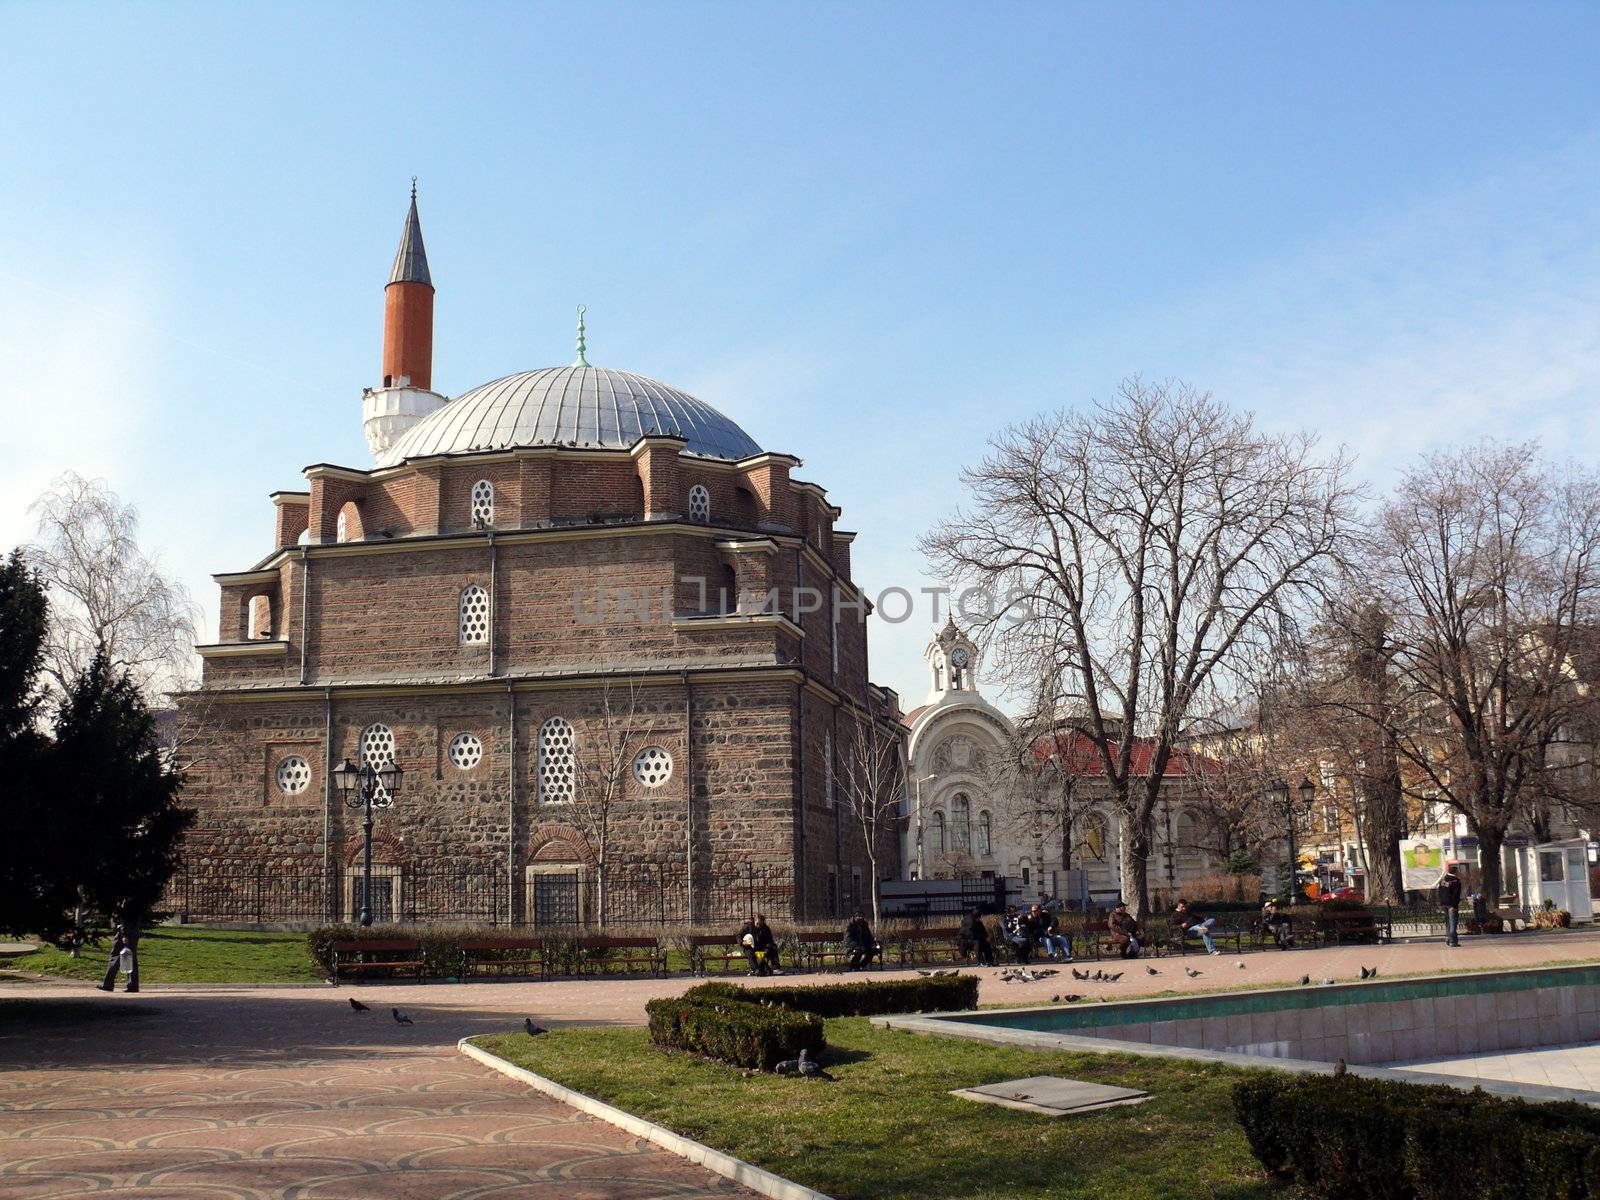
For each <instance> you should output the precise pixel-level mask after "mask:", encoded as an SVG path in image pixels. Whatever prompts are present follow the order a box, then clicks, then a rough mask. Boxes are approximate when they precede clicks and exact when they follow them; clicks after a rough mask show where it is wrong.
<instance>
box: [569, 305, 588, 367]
mask: <svg viewBox="0 0 1600 1200" xmlns="http://www.w3.org/2000/svg"><path fill="white" fill-rule="evenodd" d="M588 311H589V306H588V305H587V304H580V305H578V357H577V358H575V359H574V360H573V362H572V365H573V366H575V367H587V366H588V365H589V360H588V359H587V358H585V357H584V353H585V351H586V350H587V349H588V347H587V346H586V345H585V343H584V340H583V314H584V313H586V312H588Z"/></svg>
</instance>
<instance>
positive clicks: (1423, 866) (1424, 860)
mask: <svg viewBox="0 0 1600 1200" xmlns="http://www.w3.org/2000/svg"><path fill="white" fill-rule="evenodd" d="M1444 847H1445V843H1444V840H1443V839H1441V838H1401V839H1400V886H1401V887H1403V888H1405V889H1406V890H1407V891H1408V892H1409V891H1419V892H1420V891H1427V890H1428V889H1430V888H1433V887H1435V886H1436V885H1437V884H1438V882H1439V876H1441V875H1443V874H1444Z"/></svg>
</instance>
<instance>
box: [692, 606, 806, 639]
mask: <svg viewBox="0 0 1600 1200" xmlns="http://www.w3.org/2000/svg"><path fill="white" fill-rule="evenodd" d="M672 627H673V628H674V629H681V630H684V631H690V630H696V629H752V628H763V627H771V628H773V629H782V630H783V631H784V632H786V633H789V634H792V635H794V636H795V637H797V638H803V637H805V630H803V629H801V628H800V626H798V625H796V624H795V623H794V622H793V621H791V620H790V619H789V618H788V617H786V616H784V615H783V614H782V613H765V612H757V613H740V612H731V613H716V614H714V615H710V616H704V617H673V618H672Z"/></svg>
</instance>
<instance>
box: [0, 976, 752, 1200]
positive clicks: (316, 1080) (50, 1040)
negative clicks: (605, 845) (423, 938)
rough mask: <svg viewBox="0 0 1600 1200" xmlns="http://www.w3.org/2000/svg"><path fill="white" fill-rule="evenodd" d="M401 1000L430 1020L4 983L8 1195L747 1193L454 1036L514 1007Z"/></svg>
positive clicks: (516, 1198) (506, 1015)
mask: <svg viewBox="0 0 1600 1200" xmlns="http://www.w3.org/2000/svg"><path fill="white" fill-rule="evenodd" d="M374 990H376V989H374ZM501 999H502V1000H509V999H511V997H510V996H509V995H508V994H505V993H502V994H501ZM405 1004H406V1008H407V1011H413V1012H415V1014H416V1016H417V1020H418V1022H419V1024H421V1023H422V1022H423V1021H426V1022H427V1025H426V1027H425V1028H424V1029H423V1031H421V1032H418V1031H417V1030H416V1029H406V1028H403V1027H398V1026H395V1025H394V1023H393V1022H392V1021H390V1022H388V1024H387V1025H385V1024H382V1023H379V1022H378V1021H376V1020H373V1021H368V1022H364V1023H362V1022H353V1021H352V1020H351V1014H349V1010H348V1006H347V1005H345V1004H344V1002H343V999H342V996H339V995H336V994H332V993H330V992H317V991H306V990H303V989H302V990H298V991H297V990H294V989H282V990H276V991H275V990H272V989H261V990H258V991H252V992H249V993H238V992H227V991H216V992H209V993H208V992H203V991H199V990H197V991H196V992H193V993H181V994H180V993H166V994H159V993H149V994H146V995H144V996H138V997H124V996H121V995H117V996H104V997H102V996H100V995H99V994H98V993H96V994H95V995H94V997H93V998H92V999H90V1000H88V1002H87V1004H85V1001H84V997H83V996H82V992H81V991H74V990H73V988H72V987H71V986H70V985H21V986H18V985H7V986H6V987H5V988H4V990H3V991H0V1200H79V1198H80V1197H83V1198H87V1197H90V1196H93V1197H94V1198H95V1200H116V1198H117V1197H130V1198H131V1197H138V1200H264V1198H266V1197H273V1198H275V1200H443V1198H449V1200H523V1198H526V1200H535V1198H537V1200H557V1198H558V1197H559V1200H583V1198H584V1197H595V1198H599V1197H604V1198H605V1200H657V1198H666V1197H674V1198H676V1197H689V1198H708V1197H734V1196H747V1195H749V1193H747V1192H745V1191H744V1190H743V1189H741V1188H737V1187H735V1186H733V1185H732V1184H730V1183H729V1182H728V1181H726V1180H724V1179H722V1178H720V1177H718V1176H714V1175H711V1174H709V1173H708V1172H705V1171H703V1170H701V1169H700V1168H698V1167H694V1166H692V1165H691V1164H689V1163H686V1162H684V1161H683V1160H682V1159H680V1158H678V1157H676V1156H675V1155H671V1154H668V1153H666V1152H665V1151H662V1150H658V1149H657V1148H655V1147H653V1146H650V1145H648V1144H647V1143H642V1142H640V1141H638V1140H637V1139H635V1138H632V1137H629V1136H628V1135H626V1134H624V1133H622V1132H621V1131H620V1130H617V1129H614V1128H613V1127H611V1126H609V1125H606V1124H604V1123H601V1122H597V1121H592V1120H589V1119H588V1118H586V1117H582V1116H580V1115H579V1114H578V1113H576V1112H575V1111H574V1110H572V1109H569V1108H566V1107H564V1106H562V1105H558V1104H555V1103H554V1102H552V1101H549V1100H546V1099H544V1098H542V1097H540V1096H537V1095H535V1094H533V1093H531V1092H529V1091H528V1089H526V1088H524V1087H522V1086H520V1085H518V1084H516V1083H514V1082H513V1081H511V1080H508V1079H505V1078H504V1077H503V1076H500V1075H497V1074H495V1073H494V1072H492V1071H488V1070H485V1069H483V1068H481V1067H479V1066H478V1065H477V1064H476V1063H473V1062H471V1061H470V1060H467V1059H465V1058H463V1057H462V1056H461V1055H460V1054H459V1053H458V1052H457V1051H456V1048H455V1042H456V1040H457V1039H458V1038H459V1037H461V1036H463V1035H466V1034H470V1033H479V1032H485V1031H487V1030H488V1029H500V1030H503V1029H508V1028H512V1027H514V1026H515V1024H516V1022H517V1021H518V1020H520V1013H519V1014H518V1015H517V1016H515V1017H513V1016H512V1015H511V1013H510V1011H508V1010H506V1009H498V1010H479V1009H473V1010H446V1009H436V1008H434V1007H432V1006H428V1007H426V1008H425V1007H424V1006H420V1005H418V1004H417V1003H416V994H415V993H412V994H411V995H410V996H408V997H407V999H406V1001H405ZM375 1007H376V1005H375ZM67 1008H70V1009H71V1010H72V1012H73V1015H74V1018H75V1019H73V1020H63V1019H62V1012H63V1010H64V1009H67ZM96 1009H98V1011H94V1010H96ZM341 1010H342V1011H341Z"/></svg>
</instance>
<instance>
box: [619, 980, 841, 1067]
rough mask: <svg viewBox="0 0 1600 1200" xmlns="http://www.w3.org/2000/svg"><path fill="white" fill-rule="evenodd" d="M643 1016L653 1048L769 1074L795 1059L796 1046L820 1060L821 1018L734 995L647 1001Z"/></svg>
mask: <svg viewBox="0 0 1600 1200" xmlns="http://www.w3.org/2000/svg"><path fill="white" fill-rule="evenodd" d="M695 990H696V991H698V990H699V989H698V988H697V989H695ZM732 990H733V991H735V992H737V991H739V989H738V988H733V989H732ZM645 1012H646V1013H647V1014H648V1015H649V1018H650V1040H651V1041H652V1042H654V1043H655V1044H656V1045H657V1046H661V1047H664V1048H666V1049H669V1050H686V1051H688V1052H689V1053H691V1054H703V1055H705V1056H706V1057H707V1058H715V1059H718V1060H719V1061H721V1062H725V1063H731V1064H733V1065H734V1066H736V1067H753V1068H755V1069H756V1070H759V1071H770V1070H772V1068H773V1067H775V1066H777V1065H778V1064H779V1063H780V1062H783V1061H784V1060H785V1059H789V1058H797V1057H798V1056H799V1054H800V1051H801V1049H802V1048H803V1049H806V1050H809V1051H810V1052H811V1054H812V1056H813V1057H820V1056H821V1054H822V1051H823V1050H824V1049H825V1048H826V1045H827V1044H826V1042H825V1041H824V1040H823V1036H822V1018H821V1017H817V1016H814V1015H812V1014H811V1013H804V1012H793V1011H790V1010H789V1009H785V1008H767V1007H765V1006H763V1005H760V1004H753V1003H751V1002H750V1001H748V1000H745V999H742V998H740V997H737V996H734V997H725V996H720V995H718V996H699V997H696V996H691V995H685V996H679V997H677V998H675V999H670V1000H652V1001H650V1002H649V1003H648V1004H646V1005H645Z"/></svg>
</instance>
